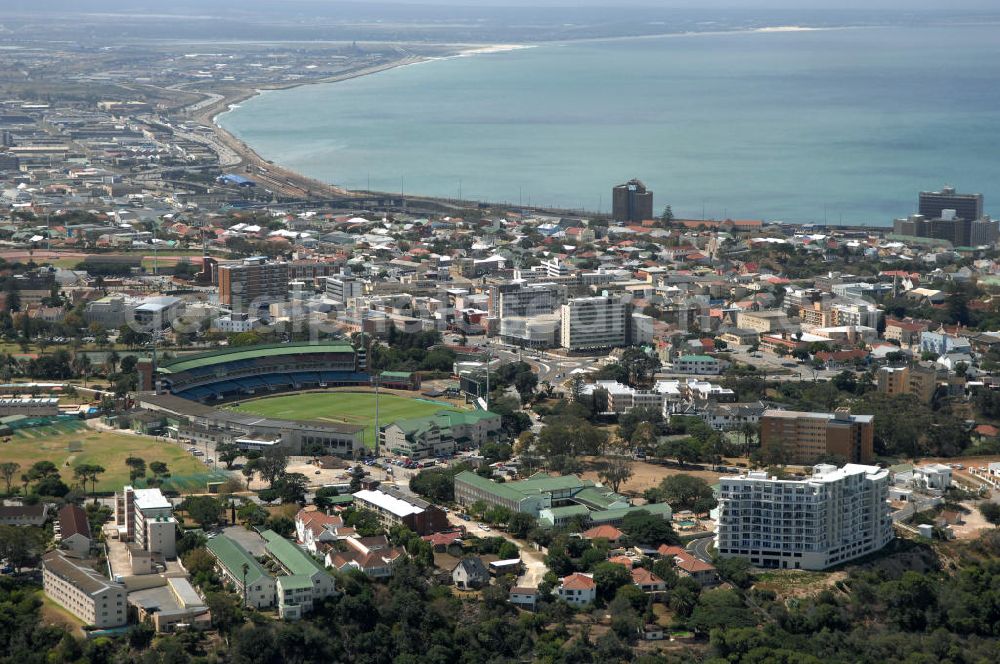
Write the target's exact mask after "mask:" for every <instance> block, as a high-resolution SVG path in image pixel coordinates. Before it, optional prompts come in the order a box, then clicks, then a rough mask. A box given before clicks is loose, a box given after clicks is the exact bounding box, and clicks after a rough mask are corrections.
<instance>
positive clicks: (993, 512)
mask: <svg viewBox="0 0 1000 664" xmlns="http://www.w3.org/2000/svg"><path fill="white" fill-rule="evenodd" d="M979 513H980V514H982V515H983V518H984V519H986V521H987V522H988V523H991V524H993V527H995V528H1000V503H993V502H990V501H984V502H982V503H979Z"/></svg>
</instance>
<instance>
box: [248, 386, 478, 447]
mask: <svg viewBox="0 0 1000 664" xmlns="http://www.w3.org/2000/svg"><path fill="white" fill-rule="evenodd" d="M232 408H233V409H234V410H238V411H240V412H244V413H253V414H255V415H261V416H263V417H273V418H276V419H285V420H315V421H318V422H340V423H345V424H358V425H361V426H363V427H365V444H367V445H368V446H373V445H374V440H373V436H374V430H373V427H372V423H373V422H374V421H375V393H374V392H330V391H327V392H304V393H301V394H288V395H284V396H278V397H265V398H263V399H253V400H251V401H244V402H242V403H239V404H236V405H234V406H233V407H232ZM442 410H452V411H459V410H461V409H460V408H459V407H457V406H454V405H452V404H449V403H447V402H444V401H433V400H431V399H424V398H420V397H404V396H399V395H397V394H390V393H386V392H382V393H380V394H379V397H378V419H379V424H380V425H381V426H385V425H387V424H391V423H392V422H395V421H396V420H404V419H408V418H412V417H426V416H428V415H433V414H435V413H439V412H441V411H442Z"/></svg>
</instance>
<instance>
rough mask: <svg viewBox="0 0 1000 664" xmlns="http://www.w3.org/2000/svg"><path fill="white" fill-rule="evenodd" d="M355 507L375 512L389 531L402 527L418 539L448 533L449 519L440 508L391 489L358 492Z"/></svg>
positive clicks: (355, 495) (355, 496) (355, 497)
mask: <svg viewBox="0 0 1000 664" xmlns="http://www.w3.org/2000/svg"><path fill="white" fill-rule="evenodd" d="M354 506H355V507H356V508H357V509H362V510H368V511H370V512H374V513H375V514H376V515H377V516H378V518H379V522H380V523H381V524H382V526H383V527H384V528H385V529H386V530H389V529H390V528H392V527H393V526H399V525H402V526H406V527H407V528H409V529H410V530H412V531H413V532H415V533H416V534H418V535H428V534H430V533H435V532H440V531H442V530H447V529H448V517H447V515H446V514H445V513H444V512H443V511H442V510H441V508H440V507H438V506H437V505H434V504H432V503H428V502H427V501H426V500H421V499H420V498H414V497H412V496H407V495H405V494H403V493H400V492H399V491H397V490H395V489H392V488H387V489H386V490H385V491H382V490H378V489H375V490H367V489H365V490H362V491H358V492H357V493H355V494H354Z"/></svg>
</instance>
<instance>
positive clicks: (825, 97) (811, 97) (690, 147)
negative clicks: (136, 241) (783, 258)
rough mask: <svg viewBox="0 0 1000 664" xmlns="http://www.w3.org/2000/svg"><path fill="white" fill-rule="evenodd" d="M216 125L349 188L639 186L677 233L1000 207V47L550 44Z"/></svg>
mask: <svg viewBox="0 0 1000 664" xmlns="http://www.w3.org/2000/svg"><path fill="white" fill-rule="evenodd" d="M217 121H218V122H219V124H220V125H221V126H222V127H224V128H225V129H227V130H229V131H230V132H232V133H233V134H235V135H236V136H238V137H239V138H241V139H242V140H244V141H246V142H247V143H248V144H249V145H251V146H252V147H254V148H255V149H256V150H257V151H258V152H259V153H260V154H261V155H262V156H263V157H265V158H266V159H270V160H273V161H275V162H277V163H279V164H281V165H283V166H286V167H289V168H291V169H294V170H297V171H299V172H301V173H303V174H306V175H309V176H312V177H315V178H317V179H320V180H324V181H327V182H331V183H335V184H338V185H342V186H345V187H349V188H352V189H372V190H378V191H391V192H398V191H400V190H402V191H404V192H405V193H410V194H424V195H433V196H443V197H453V198H458V197H461V198H463V199H467V200H480V201H490V202H498V203H507V204H510V205H535V206H554V207H566V208H579V209H583V210H588V211H603V212H607V211H609V208H610V197H611V187H612V186H613V185H615V184H618V183H621V182H625V181H626V180H628V179H630V178H633V177H637V178H639V179H641V180H643V181H644V182H645V183H646V185H647V186H648V187H649V188H650V189H652V190H653V191H654V192H655V206H656V209H657V212H659V211H660V210H662V208H663V206H664V205H666V204H670V205H671V206H672V208H673V211H674V214H675V215H676V216H678V217H682V218H694V219H698V218H724V217H729V218H734V219H750V218H752V219H765V220H768V221H787V222H797V223H823V222H829V223H843V224H875V225H890V224H891V222H892V219H893V218H895V217H899V216H905V215H907V214H910V213H912V212H914V211H915V208H916V201H917V193H918V192H919V191H921V190H927V189H938V188H940V187H941V186H943V185H946V184H948V185H953V186H955V187H957V188H958V190H959V191H962V192H982V193H983V194H984V195H985V197H986V209H987V211H989V210H990V209H991V207H993V206H997V205H998V204H1000V30H998V29H997V26H995V25H965V26H961V25H957V26H956V25H953V26H934V27H871V28H845V29H832V30H781V31H767V32H754V33H729V34H695V35H684V36H668V37H653V38H639V39H621V40H607V41H589V42H572V43H563V44H547V45H541V46H537V47H533V48H527V49H522V50H516V51H509V52H502V53H488V54H479V55H471V56H467V57H455V58H447V59H441V60H435V61H429V62H425V63H420V64H417V65H412V66H406V67H400V68H396V69H392V70H389V71H385V72H381V73H378V74H374V75H371V76H365V77H361V78H356V79H351V80H348V81H343V82H339V83H331V84H320V85H308V86H302V87H298V88H293V89H288V90H280V91H268V92H265V93H263V94H261V95H259V96H257V97H254V98H253V99H250V100H247V101H245V102H243V103H242V104H241V105H239V106H238V107H237V108H235V109H233V110H231V111H229V112H227V113H224V114H223V115H221V116H219V118H218V119H217ZM996 209H1000V208H996Z"/></svg>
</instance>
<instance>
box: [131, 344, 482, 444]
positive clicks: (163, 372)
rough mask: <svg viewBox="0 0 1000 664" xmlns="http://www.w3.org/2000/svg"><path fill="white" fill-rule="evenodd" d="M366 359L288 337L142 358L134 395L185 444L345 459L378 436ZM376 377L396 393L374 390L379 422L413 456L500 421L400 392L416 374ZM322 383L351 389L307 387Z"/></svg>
mask: <svg viewBox="0 0 1000 664" xmlns="http://www.w3.org/2000/svg"><path fill="white" fill-rule="evenodd" d="M365 359H366V358H365V355H364V351H359V350H356V349H355V348H354V347H352V346H351V345H349V344H345V343H321V344H310V343H298V344H294V343H289V344H274V345H261V346H253V347H239V348H228V349H225V350H221V351H215V352H211V353H200V354H196V355H186V356H183V357H181V358H177V359H173V360H170V361H168V362H164V363H163V364H161V365H160V366H157V367H154V366H153V365H152V363H151V362H148V361H144V362H140V364H139V365H138V370H139V374H140V387H141V390H142V391H141V392H140V394H139V395H138V398H137V401H138V405H139V406H140V407H142V408H144V409H146V410H149V411H151V412H154V413H159V414H160V415H161V416H162V417H163V418H164V422H163V425H164V427H165V428H166V429H167V430H168V431H170V432H171V434H172V435H174V436H176V437H178V438H184V439H187V440H190V441H192V442H196V443H202V442H203V443H212V444H218V443H222V442H226V443H228V442H232V443H236V444H237V445H239V446H240V447H241V448H243V449H256V450H262V449H267V448H268V447H271V446H275V445H280V446H282V447H283V448H284V449H286V450H287V451H289V452H290V453H292V454H301V453H303V452H304V451H306V450H309V451H313V452H314V453H315V450H316V449H317V446H318V447H319V448H320V449H321V450H322V452H323V453H324V454H330V455H335V456H341V457H348V458H350V457H355V456H358V455H359V454H361V453H362V451H363V450H364V449H366V448H372V447H376V446H377V443H378V442H385V437H384V435H383V434H380V433H379V432H378V431H377V428H376V421H375V418H374V417H372V416H370V415H369V414H371V415H374V412H373V410H374V409H373V408H372V407H371V406H373V405H374V396H373V395H372V394H371V393H370V392H369V391H368V390H369V388H370V387H371V386H372V379H371V375H370V374H369V372H368V371H367V366H366V361H365ZM379 384H380V385H381V386H383V387H385V388H387V391H388V389H391V390H395V391H397V393H396V394H391V393H386V394H385V395H384V397H382V400H384V401H383V403H384V405H385V406H386V408H385V411H384V412H381V413H380V416H379V417H378V424H381V425H382V427H386V425H389V424H392V425H393V426H394V427H395V428H394V429H393V431H394V432H396V434H397V437H399V438H400V439H401V440H402V441H403V443H401V444H398V445H395V446H394V447H395V449H410V450H412V451H413V456H415V457H416V458H419V457H421V456H430V455H434V454H441V453H443V452H444V450H445V448H451V449H454V448H455V447H456V446H458V445H460V444H464V445H469V444H478V443H479V442H481V440H480V439H482V440H485V439H486V437H487V436H491V435H495V433H496V432H497V431H499V429H500V418H499V417H498V416H495V415H493V414H492V413H484V414H482V415H480V416H475V417H472V419H471V420H470V419H469V417H460V415H461V412H460V411H463V410H464V409H461V408H456V407H455V406H453V405H451V404H448V403H446V402H436V401H431V400H428V399H422V398H419V397H415V396H412V397H411V396H409V395H408V394H407V392H406V391H414V390H418V389H419V387H420V379H419V376H418V375H416V374H410V373H404V372H383V373H382V374H381V375H380V377H379ZM330 388H342V389H343V388H357V389H356V390H353V391H352V390H349V389H348V390H346V391H337V392H326V391H322V392H309V391H310V390H327V389H330ZM300 392H307V393H306V394H301V395H300V394H298V393H300ZM282 395H285V396H282ZM221 406H226V407H221ZM445 411H450V413H451V414H450V415H448V416H447V417H445V416H444V413H445ZM470 416H471V415H470ZM397 418H398V419H397ZM435 418H436V419H435ZM456 418H457V419H456ZM431 420H433V421H431ZM425 421H426V422H425ZM400 423H405V424H406V427H405V428H406V431H405V432H402V433H400V432H399V429H400V427H398V426H396V425H397V424H400ZM414 432H416V433H414ZM470 432H471V438H472V439H473V440H470ZM376 449H377V448H376Z"/></svg>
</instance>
